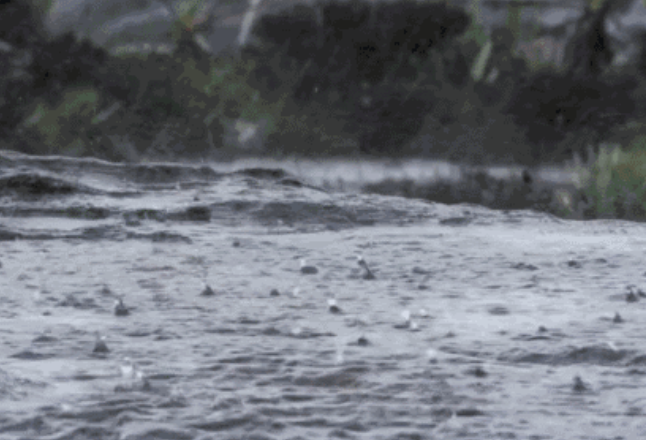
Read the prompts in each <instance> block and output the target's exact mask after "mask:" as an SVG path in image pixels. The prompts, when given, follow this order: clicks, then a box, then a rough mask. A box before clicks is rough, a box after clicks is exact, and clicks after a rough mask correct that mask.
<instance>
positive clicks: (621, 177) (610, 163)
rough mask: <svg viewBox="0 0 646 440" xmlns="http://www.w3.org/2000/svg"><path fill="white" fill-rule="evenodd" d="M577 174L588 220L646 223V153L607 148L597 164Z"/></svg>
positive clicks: (601, 151) (599, 156)
mask: <svg viewBox="0 0 646 440" xmlns="http://www.w3.org/2000/svg"><path fill="white" fill-rule="evenodd" d="M639 142H640V143H641V142H643V141H639ZM576 171H577V175H578V182H577V187H578V190H579V192H580V198H581V199H582V200H583V202H584V206H583V209H582V212H583V214H584V216H585V217H587V218H621V219H629V220H641V221H644V220H646V150H645V149H643V148H633V149H631V150H628V151H623V150H622V149H621V148H620V147H618V146H615V147H610V146H604V147H603V148H601V150H600V151H599V153H598V155H597V157H596V160H595V161H594V162H592V163H591V164H590V165H587V166H584V165H580V164H579V165H578V166H577V167H576Z"/></svg>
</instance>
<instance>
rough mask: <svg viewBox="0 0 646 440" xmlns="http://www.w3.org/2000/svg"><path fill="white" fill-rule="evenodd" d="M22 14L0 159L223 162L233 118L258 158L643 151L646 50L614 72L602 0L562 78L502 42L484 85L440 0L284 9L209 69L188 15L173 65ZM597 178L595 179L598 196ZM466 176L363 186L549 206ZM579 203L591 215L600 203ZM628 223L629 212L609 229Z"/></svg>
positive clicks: (511, 159)
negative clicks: (245, 124) (434, 182)
mask: <svg viewBox="0 0 646 440" xmlns="http://www.w3.org/2000/svg"><path fill="white" fill-rule="evenodd" d="M31 4H32V3H30V2H27V1H16V0H13V1H5V2H3V3H2V4H0V93H2V100H0V135H1V136H2V139H3V147H5V148H13V149H17V150H20V151H23V152H27V153H33V154H68V155H77V156H97V157H101V158H106V159H110V160H127V161H137V160H142V159H151V158H155V159H176V158H188V159H196V158H211V159H212V158H216V159H222V158H225V157H228V156H230V155H235V154H238V153H239V152H237V151H236V150H235V148H233V149H232V148H230V145H229V144H230V143H231V142H230V141H229V140H228V138H227V130H229V131H230V127H231V126H233V124H234V123H235V121H236V120H238V119H245V120H249V121H254V122H258V121H264V123H265V126H266V133H265V136H264V138H263V148H264V150H263V151H261V152H260V154H268V155H274V156H276V155H284V154H296V155H302V156H316V157H321V156H337V155H341V156H344V155H345V156H352V155H356V154H362V155H372V156H385V157H410V156H424V157H435V158H441V159H448V160H455V161H459V162H460V163H464V164H467V165H474V164H478V165H482V164H486V163H491V162H496V163H501V162H506V163H517V164H518V163H519V164H523V165H526V166H530V167H531V166H537V165H539V164H541V163H545V162H557V161H563V160H566V159H571V158H572V157H573V156H575V155H579V156H580V155H586V154H587V152H591V153H592V154H593V155H595V154H598V153H599V150H598V147H599V146H600V145H603V144H604V143H609V142H621V143H622V144H623V145H629V146H632V147H631V148H633V149H640V148H641V146H642V144H643V142H644V138H643V135H642V134H641V132H642V131H643V128H642V127H643V123H644V122H645V121H646V107H645V105H644V102H646V101H645V100H644V97H645V96H646V87H645V84H646V83H645V82H644V74H645V73H646V68H645V67H644V66H646V51H642V54H641V56H640V57H639V59H638V60H637V61H636V62H635V63H633V64H632V65H630V66H627V67H624V68H617V67H614V66H612V65H611V61H612V59H613V55H614V54H613V53H612V48H611V45H610V44H609V38H608V36H607V35H606V33H605V29H604V26H603V23H604V22H605V20H606V18H607V16H608V14H609V13H610V12H611V10H612V8H613V7H614V6H613V5H615V4H616V2H612V1H606V2H605V3H604V4H603V6H602V7H601V8H599V9H597V10H594V11H593V10H589V11H587V13H586V15H585V16H584V17H583V18H582V19H581V20H579V23H578V27H577V29H578V31H577V35H575V37H574V38H573V39H572V41H571V44H570V46H569V49H568V56H567V63H566V65H565V66H560V67H559V66H553V65H547V66H536V65H532V64H531V60H529V61H528V60H526V59H523V58H521V57H519V56H517V55H515V54H514V53H513V50H512V49H513V43H514V37H513V35H512V33H511V31H509V30H507V29H499V30H497V31H496V32H494V34H493V35H492V36H491V43H492V51H491V54H490V56H489V57H488V58H485V59H484V61H485V62H484V63H483V64H482V66H481V67H483V68H482V69H481V74H474V71H475V70H474V67H475V66H476V64H477V63H478V62H481V60H482V59H481V57H480V55H481V53H482V48H483V47H484V44H485V42H486V40H487V39H486V36H483V35H482V32H481V30H479V29H478V27H477V25H475V24H474V23H473V21H472V19H471V17H470V16H469V15H468V14H467V13H466V12H465V11H464V10H462V9H459V8H456V7H452V6H450V5H447V4H446V3H444V2H433V3H417V2H415V1H412V0H399V1H397V2H395V3H375V2H366V1H362V0H351V1H346V2H339V1H331V0H323V1H319V2H318V3H316V4H315V5H313V6H308V5H305V4H303V5H296V6H293V7H292V8H288V9H285V10H283V11H281V12H280V13H276V14H270V15H265V16H263V17H262V18H261V19H259V20H258V21H257V22H256V24H255V26H254V28H253V33H252V36H253V38H252V41H251V43H250V44H248V45H247V46H246V47H245V48H244V49H243V50H242V51H241V52H240V53H239V54H227V55H221V56H219V57H213V56H210V55H208V54H207V53H205V52H204V51H203V50H202V49H201V48H200V47H199V45H197V44H196V43H195V39H194V33H195V32H196V30H195V28H194V27H193V26H191V25H190V22H187V21H186V20H185V19H184V18H182V20H179V19H178V22H177V28H178V29H179V31H178V32H174V33H173V36H172V38H173V39H174V42H175V47H176V49H175V50H174V51H173V52H172V53H169V54H161V53H151V54H143V53H135V54H127V55H118V56H117V55H110V54H109V53H107V52H106V51H105V50H104V49H102V48H97V47H94V46H93V45H92V44H90V43H89V42H87V41H79V40H78V39H77V38H76V37H75V36H74V35H73V34H71V33H69V34H65V35H61V36H57V37H53V38H52V37H49V36H47V35H44V34H43V33H42V31H41V29H43V26H42V23H41V19H40V15H39V13H38V11H37V9H36V8H33V7H32V6H31ZM187 23H188V24H187ZM483 38H484V39H483ZM478 60H480V61H478ZM640 136H642V137H640ZM590 147H592V149H590ZM613 157H615V156H613ZM615 159H616V157H615ZM613 160H614V159H613ZM621 160H628V159H627V158H626V157H623V159H621ZM630 160H632V159H630ZM609 163H610V164H611V165H609V166H610V167H611V168H612V167H614V166H615V165H616V164H617V160H614V162H613V161H611V162H609ZM597 165H598V164H597ZM600 170H601V167H600V166H597V168H593V169H591V171H590V172H589V178H590V179H591V181H592V182H594V181H595V178H596V177H595V176H597V175H599V173H601V171H600ZM604 172H605V171H604ZM478 173H479V172H478V171H476V172H475V174H471V175H470V176H471V177H469V178H468V179H467V181H468V182H467V183H466V184H465V185H466V186H465V187H463V188H450V187H449V186H446V185H445V186H444V187H437V188H432V189H428V188H427V189H419V188H417V189H413V187H412V186H411V185H412V184H411V182H403V183H400V184H396V183H394V182H390V183H389V184H388V185H387V186H389V188H391V190H388V189H383V188H381V189H379V188H373V189H374V190H379V191H381V192H393V191H395V192H398V193H401V194H405V195H409V196H415V197H425V198H431V199H435V200H441V201H444V202H459V201H469V202H474V203H481V204H486V205H489V206H493V207H502V208H507V209H511V208H519V207H535V208H541V209H548V208H547V207H549V206H552V205H554V202H553V200H554V196H553V194H552V195H550V194H549V192H548V193H545V192H542V193H541V192H540V191H538V190H537V189H536V188H535V187H533V186H532V185H531V184H528V183H527V181H526V180H520V181H519V182H512V183H509V182H508V183H503V182H495V181H492V180H491V178H490V177H488V176H484V175H481V174H478ZM625 175H626V172H624V173H623V174H622V175H621V176H619V177H621V178H622V179H623V178H624V177H625ZM639 178H640V177H639V176H633V175H631V177H630V179H632V180H631V181H635V182H638V181H639ZM530 180H531V179H530ZM398 185H400V186H399V187H398ZM501 185H502V186H501ZM505 185H506V186H509V185H511V186H509V188H506V186H505ZM631 185H632V186H635V185H637V184H636V183H634V184H633V183H631ZM636 187H637V188H640V187H639V186H638V185H637V186H636ZM392 188H397V189H395V190H392ZM478 188H479V190H478ZM604 188H605V187H604ZM541 191H543V190H541ZM577 191H582V190H580V189H577ZM595 191H597V193H599V191H601V190H599V188H597V189H595ZM604 191H605V189H604ZM546 194H547V195H546ZM606 196H607V194H605V193H603V192H601V193H599V194H597V196H595V197H599V198H601V199H603V198H604V197H606ZM591 197H592V196H591V195H590V194H588V196H587V197H585V199H586V203H591V204H592V205H593V206H594V205H595V204H594V203H593V202H590V200H589V199H590V198H591ZM579 199H580V200H583V199H584V197H583V196H582V195H575V196H574V200H579ZM633 199H634V197H633ZM631 200H632V199H631ZM635 200H636V201H634V202H631V203H633V204H635V205H636V206H638V205H639V206H641V204H643V202H642V200H641V199H640V198H639V197H637V198H636V199H635ZM502 201H505V202H504V203H503V202H502ZM559 206H560V205H559ZM622 206H623V205H622ZM561 208H562V206H561ZM561 208H559V209H561ZM570 208H571V207H570ZM549 209H551V208H549ZM570 211H572V209H570ZM576 212H578V213H579V216H580V217H588V216H595V215H600V213H599V212H596V211H594V209H592V211H590V212H592V214H590V215H588V214H585V213H583V214H582V212H583V211H582V210H581V209H578V208H577V210H576ZM586 212H587V211H586ZM625 212H636V211H635V210H632V211H631V210H630V209H628V210H627V209H624V208H622V209H620V210H617V209H615V210H614V211H612V213H609V214H608V215H620V213H625ZM570 214H572V212H570ZM622 215H623V214H622ZM629 216H632V214H630V215H629Z"/></svg>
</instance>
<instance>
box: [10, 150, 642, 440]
mask: <svg viewBox="0 0 646 440" xmlns="http://www.w3.org/2000/svg"><path fill="white" fill-rule="evenodd" d="M0 164H1V168H0V171H1V174H0V191H1V192H0V195H1V196H2V198H1V199H0V215H1V217H0V239H1V241H0V264H1V265H2V266H1V267H0V439H2V440H5V439H12V440H13V439H41V438H42V439H61V440H63V439H75V440H81V439H115V440H116V439H319V438H326V439H327V438H342V439H348V438H349V439H435V438H439V439H452V438H467V439H555V440H561V439H620V438H621V439H640V438H646V398H645V397H644V389H645V387H644V381H645V380H646V379H645V378H646V366H645V365H646V342H644V337H643V335H644V334H646V333H645V331H646V320H644V319H643V316H644V314H645V313H646V298H644V297H643V296H642V295H644V296H646V294H643V293H642V292H641V291H640V290H639V288H640V287H642V288H644V284H645V283H644V282H643V281H644V280H643V278H644V275H645V272H644V271H645V269H644V264H643V263H644V258H643V257H644V250H643V249H644V245H645V244H646V235H645V232H646V229H645V228H644V227H643V226H642V225H638V224H632V223H628V222H601V221H599V222H567V221H561V220H558V219H555V218H553V217H550V216H547V215H542V214H536V213H532V212H529V211H523V212H506V213H503V212H494V211H490V210H487V209H483V208H479V207H474V206H455V207H448V206H444V205H437V204H432V203H424V202H421V201H411V200H404V199H399V198H394V197H379V196H368V195H357V194H335V193H330V192H326V191H323V190H320V189H318V188H316V187H311V186H308V185H306V184H304V183H303V182H301V181H299V180H297V179H295V178H293V177H292V176H290V175H287V174H285V173H282V172H279V171H276V170H274V171H261V170H253V169H251V170H245V171H239V172H234V173H225V172H216V171H214V169H213V168H211V167H207V166H202V167H191V166H180V165H163V164H162V165H116V164H109V163H105V162H100V161H94V160H73V159H62V158H46V159H31V158H27V157H26V156H21V155H17V154H15V153H8V152H2V153H0ZM357 256H362V257H363V259H364V260H363V261H364V262H365V264H364V265H361V264H358V260H357ZM302 260H305V261H302ZM303 266H305V267H310V268H309V269H305V268H303ZM366 266H367V267H368V268H369V270H370V272H371V273H372V274H373V275H374V276H373V277H370V276H367V275H366V274H367V269H366ZM312 267H313V268H315V269H312ZM371 278H372V279H371ZM630 284H635V285H636V286H635V287H631V288H630V289H628V288H627V286H628V285H630ZM640 284H641V286H640ZM207 285H208V287H210V289H207V287H206V286H207ZM631 291H632V293H633V295H632V296H630V295H629V294H630V292H631ZM119 299H121V300H122V301H123V305H124V306H125V308H126V309H127V313H125V312H122V313H119V314H115V302H118V300H119ZM633 300H634V301H633ZM332 306H334V307H336V308H333V307H332ZM577 377H578V378H579V379H576V378H577Z"/></svg>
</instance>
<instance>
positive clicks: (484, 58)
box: [471, 40, 493, 82]
mask: <svg viewBox="0 0 646 440" xmlns="http://www.w3.org/2000/svg"><path fill="white" fill-rule="evenodd" d="M492 48H493V44H492V43H491V40H488V41H487V42H486V43H485V45H484V46H482V48H481V49H480V53H478V56H477V58H476V61H475V63H473V67H472V68H471V78H473V80H474V81H475V82H478V81H480V80H481V79H482V77H483V76H484V73H485V69H486V67H487V63H488V62H489V58H491V49H492Z"/></svg>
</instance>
